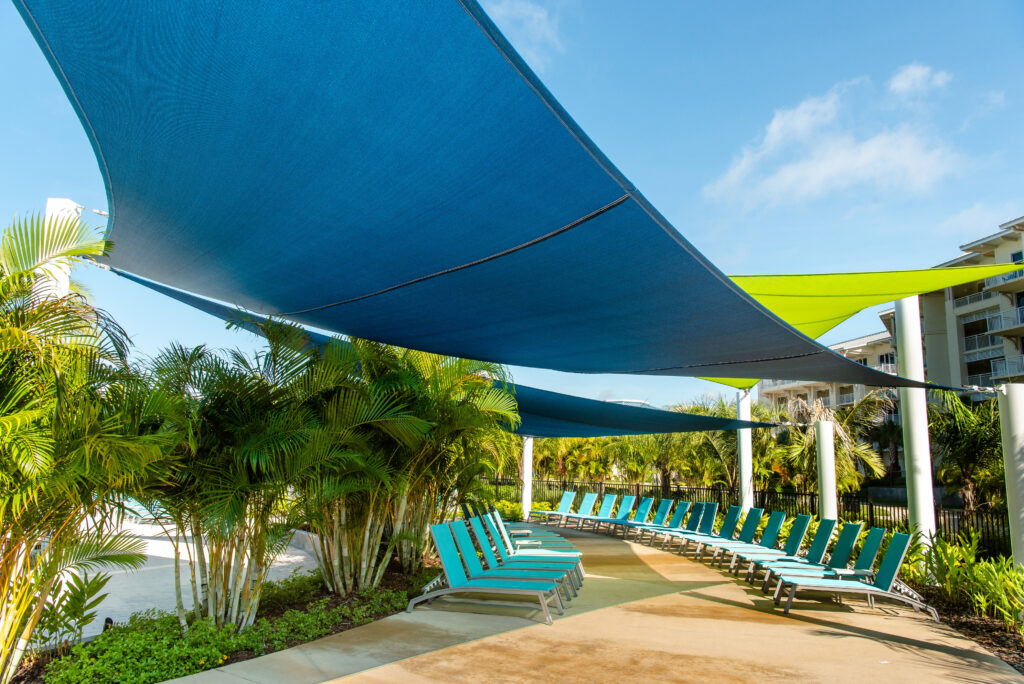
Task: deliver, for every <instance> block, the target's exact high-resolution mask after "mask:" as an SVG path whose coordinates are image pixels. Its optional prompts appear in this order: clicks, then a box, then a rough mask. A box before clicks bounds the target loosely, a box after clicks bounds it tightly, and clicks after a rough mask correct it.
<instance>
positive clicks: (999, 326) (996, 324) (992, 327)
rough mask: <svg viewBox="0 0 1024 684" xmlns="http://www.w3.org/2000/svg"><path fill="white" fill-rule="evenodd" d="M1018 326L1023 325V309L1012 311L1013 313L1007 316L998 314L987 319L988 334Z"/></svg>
mask: <svg viewBox="0 0 1024 684" xmlns="http://www.w3.org/2000/svg"><path fill="white" fill-rule="evenodd" d="M1020 325H1024V307H1021V308H1019V309H1014V310H1013V313H1011V314H1009V315H1003V314H1000V315H997V316H989V317H988V329H989V332H999V331H1000V330H1006V329H1007V328H1016V327H1017V326H1020Z"/></svg>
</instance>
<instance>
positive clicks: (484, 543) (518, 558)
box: [469, 517, 583, 587]
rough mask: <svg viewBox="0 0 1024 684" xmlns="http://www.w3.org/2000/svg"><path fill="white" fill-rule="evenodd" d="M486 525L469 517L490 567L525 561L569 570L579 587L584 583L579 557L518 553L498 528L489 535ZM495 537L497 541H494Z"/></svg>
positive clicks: (546, 567) (549, 567) (480, 519)
mask: <svg viewBox="0 0 1024 684" xmlns="http://www.w3.org/2000/svg"><path fill="white" fill-rule="evenodd" d="M484 525H485V521H484V519H483V518H479V517H477V518H470V519H469V526H470V528H472V530H473V534H474V535H476V540H477V544H478V545H479V547H480V549H481V551H482V552H483V554H484V560H485V561H487V565H488V567H492V568H497V567H500V566H501V565H507V564H509V563H523V564H529V565H534V566H536V567H542V568H545V569H549V570H568V571H570V572H571V573H572V576H573V577H574V579H575V584H576V586H577V587H580V586H581V585H582V584H583V566H582V564H581V563H580V561H579V559H578V558H573V557H571V556H560V557H559V556H551V555H543V554H541V555H536V554H535V555H533V556H530V555H527V554H518V555H517V554H515V553H514V552H511V551H509V549H508V548H507V547H506V546H505V545H504V544H503V543H502V541H501V538H500V535H498V533H497V531H496V530H493V531H492V532H491V536H490V537H489V536H488V534H487V532H486V530H485V527H484ZM494 539H496V540H497V541H493V540H494ZM492 544H493V545H492ZM495 553H497V555H498V556H500V561H499V559H498V558H497V557H495Z"/></svg>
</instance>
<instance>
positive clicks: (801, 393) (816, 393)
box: [758, 309, 896, 408]
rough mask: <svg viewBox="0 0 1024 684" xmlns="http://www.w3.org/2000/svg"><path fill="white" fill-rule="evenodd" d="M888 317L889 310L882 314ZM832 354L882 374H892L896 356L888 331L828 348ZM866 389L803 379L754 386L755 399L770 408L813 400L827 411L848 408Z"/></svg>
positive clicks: (774, 381) (890, 316)
mask: <svg viewBox="0 0 1024 684" xmlns="http://www.w3.org/2000/svg"><path fill="white" fill-rule="evenodd" d="M885 314H888V317H889V318H890V319H891V318H892V310H891V309H890V310H888V311H884V312H882V314H881V315H882V317H883V321H884V320H885ZM831 348H832V349H833V350H835V351H836V352H838V353H840V354H842V355H843V356H846V357H848V358H851V359H853V360H854V361H857V362H859V363H862V364H864V365H866V366H871V367H872V368H877V369H878V370H881V371H885V372H886V373H895V372H896V354H895V353H894V348H893V337H892V333H891V332H890V331H888V330H883V331H882V332H877V333H873V334H871V335H865V336H863V337H858V338H856V339H852V340H847V341H846V342H840V343H839V344H833V345H831ZM869 391H870V389H868V388H866V387H864V386H863V385H841V384H839V383H834V382H833V383H826V382H808V381H806V380H765V381H763V382H761V383H760V384H759V385H758V400H759V401H761V402H762V403H765V404H770V405H773V406H786V405H787V404H788V403H789V402H790V401H792V400H796V399H799V400H803V401H805V402H807V403H813V402H815V401H817V402H820V403H821V404H822V405H823V406H825V407H829V408H842V407H844V406H852V405H853V404H855V403H856V402H858V401H860V400H861V399H863V398H864V395H865V394H867V393H868V392H869Z"/></svg>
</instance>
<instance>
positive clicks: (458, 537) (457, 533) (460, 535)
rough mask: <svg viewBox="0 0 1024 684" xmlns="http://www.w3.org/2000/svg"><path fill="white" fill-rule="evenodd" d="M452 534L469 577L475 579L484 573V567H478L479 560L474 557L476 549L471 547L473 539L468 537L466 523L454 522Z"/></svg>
mask: <svg viewBox="0 0 1024 684" xmlns="http://www.w3.org/2000/svg"><path fill="white" fill-rule="evenodd" d="M450 527H451V530H452V534H453V535H454V537H455V546H456V547H457V548H458V549H459V553H460V554H461V555H462V562H463V563H465V564H466V568H468V569H469V576H470V577H477V576H478V575H480V574H482V573H483V571H484V566H482V565H480V559H479V558H478V557H477V555H476V547H475V546H473V538H472V537H470V536H469V530H467V529H466V523H464V522H459V521H458V520H456V521H455V522H453V523H452V524H451V525H450Z"/></svg>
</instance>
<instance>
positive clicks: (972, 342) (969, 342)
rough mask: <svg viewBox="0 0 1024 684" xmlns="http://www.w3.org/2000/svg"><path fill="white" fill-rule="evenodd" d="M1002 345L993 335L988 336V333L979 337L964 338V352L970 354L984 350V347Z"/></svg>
mask: <svg viewBox="0 0 1024 684" xmlns="http://www.w3.org/2000/svg"><path fill="white" fill-rule="evenodd" d="M1002 343H1003V341H1002V340H1000V339H999V338H998V337H996V336H995V335H989V334H988V333H981V334H980V335H970V336H968V337H965V338H964V351H965V352H972V351H977V350H979V349H985V348H986V347H997V346H999V345H1001V344H1002Z"/></svg>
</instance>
